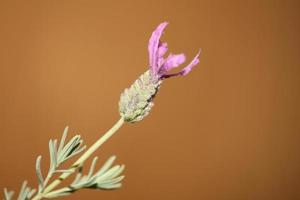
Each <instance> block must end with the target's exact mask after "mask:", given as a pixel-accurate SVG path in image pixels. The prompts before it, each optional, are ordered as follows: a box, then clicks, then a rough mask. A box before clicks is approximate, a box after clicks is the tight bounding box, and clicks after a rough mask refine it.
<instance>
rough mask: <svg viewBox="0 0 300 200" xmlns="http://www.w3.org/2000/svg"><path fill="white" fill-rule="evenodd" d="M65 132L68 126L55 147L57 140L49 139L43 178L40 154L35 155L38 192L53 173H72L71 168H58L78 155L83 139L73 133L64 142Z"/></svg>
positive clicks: (81, 149)
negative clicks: (69, 138) (47, 168)
mask: <svg viewBox="0 0 300 200" xmlns="http://www.w3.org/2000/svg"><path fill="white" fill-rule="evenodd" d="M67 134H68V127H66V128H65V130H64V133H63V135H62V138H61V140H60V143H59V146H58V147H57V140H52V139H51V140H50V141H49V154H50V167H49V170H48V175H47V176H46V178H45V179H44V178H43V175H42V170H41V159H42V156H38V157H37V160H36V174H37V177H38V182H39V190H38V191H39V193H41V192H43V190H44V189H45V186H46V185H47V183H48V181H49V179H50V178H51V177H52V176H53V174H54V173H63V172H69V173H72V172H73V170H68V169H58V168H59V166H60V165H61V164H62V163H64V162H65V161H67V160H68V159H70V158H72V157H73V156H76V155H78V154H79V153H81V152H82V151H83V150H84V149H85V148H86V146H83V147H82V143H83V141H82V139H81V137H80V135H75V136H74V137H73V138H72V139H71V140H70V141H69V142H67V143H66V144H65V140H66V138H67Z"/></svg>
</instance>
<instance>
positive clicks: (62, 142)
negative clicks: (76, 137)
mask: <svg viewBox="0 0 300 200" xmlns="http://www.w3.org/2000/svg"><path fill="white" fill-rule="evenodd" d="M68 131H69V127H68V126H66V128H65V130H64V132H63V135H62V137H61V139H60V143H59V147H58V150H57V154H58V155H59V154H60V153H61V151H62V149H63V147H64V144H65V140H66V138H67V135H68Z"/></svg>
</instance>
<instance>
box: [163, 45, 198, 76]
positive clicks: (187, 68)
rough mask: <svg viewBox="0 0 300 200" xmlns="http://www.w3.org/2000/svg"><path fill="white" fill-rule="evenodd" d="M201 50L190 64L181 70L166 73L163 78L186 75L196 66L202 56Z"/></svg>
mask: <svg viewBox="0 0 300 200" xmlns="http://www.w3.org/2000/svg"><path fill="white" fill-rule="evenodd" d="M200 52H201V50H199V52H198V54H197V55H196V56H195V57H194V59H193V60H192V61H191V62H190V64H188V65H187V66H186V67H185V68H183V69H182V70H181V71H180V72H178V73H174V74H164V75H163V76H162V77H161V78H162V79H164V78H170V77H173V76H185V75H187V74H188V73H190V71H191V70H192V69H193V67H195V66H196V65H197V64H198V63H199V62H200V60H199V56H200Z"/></svg>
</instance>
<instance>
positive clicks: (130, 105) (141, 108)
mask: <svg viewBox="0 0 300 200" xmlns="http://www.w3.org/2000/svg"><path fill="white" fill-rule="evenodd" d="M160 84H161V80H159V79H158V77H155V76H153V75H152V73H151V72H150V71H149V70H148V71H146V72H145V73H144V74H142V75H141V76H140V77H139V78H138V79H137V80H136V81H135V82H134V83H133V84H132V85H131V86H130V88H126V89H125V91H124V92H123V93H122V94H121V97H120V101H119V112H120V115H121V117H123V118H124V120H125V121H127V122H132V123H133V122H137V121H140V120H142V119H143V118H144V117H145V116H147V115H148V114H149V111H150V110H151V108H152V107H153V105H154V104H153V102H152V99H153V97H154V96H155V94H156V93H157V91H158V89H159V86H160Z"/></svg>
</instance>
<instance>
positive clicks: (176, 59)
mask: <svg viewBox="0 0 300 200" xmlns="http://www.w3.org/2000/svg"><path fill="white" fill-rule="evenodd" d="M184 62H185V55H184V54H183V53H182V54H176V55H172V54H170V55H169V56H168V58H167V59H166V60H165V62H164V63H163V65H162V67H161V69H160V70H159V73H164V72H167V71H170V70H171V69H173V68H175V67H178V66H179V65H181V64H182V63H184Z"/></svg>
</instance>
